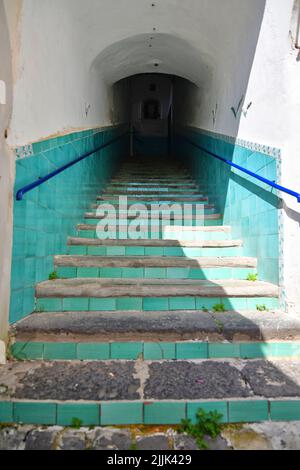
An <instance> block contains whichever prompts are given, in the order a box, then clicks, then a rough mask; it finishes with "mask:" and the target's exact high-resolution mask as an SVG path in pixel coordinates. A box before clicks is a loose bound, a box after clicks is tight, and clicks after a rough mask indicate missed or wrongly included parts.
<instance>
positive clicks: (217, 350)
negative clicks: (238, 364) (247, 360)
mask: <svg viewBox="0 0 300 470" xmlns="http://www.w3.org/2000/svg"><path fill="white" fill-rule="evenodd" d="M208 357H209V358H212V359H213V358H223V357H240V345H239V344H238V343H234V344H232V343H209V344H208Z"/></svg>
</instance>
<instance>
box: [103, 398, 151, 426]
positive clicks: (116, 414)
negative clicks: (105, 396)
mask: <svg viewBox="0 0 300 470" xmlns="http://www.w3.org/2000/svg"><path fill="white" fill-rule="evenodd" d="M130 424H143V404H142V403H102V405H101V426H107V425H119V426H120V425H130Z"/></svg>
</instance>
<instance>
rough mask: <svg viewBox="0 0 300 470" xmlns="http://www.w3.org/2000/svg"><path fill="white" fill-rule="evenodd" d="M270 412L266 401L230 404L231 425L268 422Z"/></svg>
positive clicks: (234, 402) (231, 402)
mask: <svg viewBox="0 0 300 470" xmlns="http://www.w3.org/2000/svg"><path fill="white" fill-rule="evenodd" d="M268 419H269V411H268V402H267V401H266V400H247V401H230V402H229V419H228V421H229V422H230V423H244V422H249V423H251V422H252V423H255V422H259V421H268Z"/></svg>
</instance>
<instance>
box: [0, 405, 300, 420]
mask: <svg viewBox="0 0 300 470" xmlns="http://www.w3.org/2000/svg"><path fill="white" fill-rule="evenodd" d="M199 409H203V410H205V411H206V412H208V411H217V412H218V413H220V414H221V415H222V422H223V423H242V422H262V421H270V420H271V421H296V420H300V400H299V399H293V400H287V399H284V400H278V399H276V400H272V399H244V400H238V399H236V400H232V399H230V400H220V401H209V400H207V401H147V402H139V401H133V402H132V401H130V402H105V403H104V402H99V403H98V402H80V403H78V402H46V401H30V402H28V401H0V423H5V424H10V423H18V424H21V423H22V424H38V425H60V426H72V424H73V422H74V419H76V420H77V421H78V420H79V421H80V422H81V425H82V426H97V425H102V426H104V425H130V424H145V425H155V424H156V425H164V424H169V425H176V424H180V422H181V420H183V419H191V420H192V421H193V422H195V421H196V414H197V412H198V411H199Z"/></svg>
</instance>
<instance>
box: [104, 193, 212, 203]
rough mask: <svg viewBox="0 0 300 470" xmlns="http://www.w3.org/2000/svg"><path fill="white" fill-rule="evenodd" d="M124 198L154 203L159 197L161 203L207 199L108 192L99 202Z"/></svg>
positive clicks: (169, 194)
mask: <svg viewBox="0 0 300 470" xmlns="http://www.w3.org/2000/svg"><path fill="white" fill-rule="evenodd" d="M116 196H117V197H122V196H127V197H128V200H140V199H142V198H144V200H145V201H147V200H148V201H152V200H155V202H157V199H158V196H159V200H160V201H165V200H166V201H179V202H188V201H191V202H193V201H204V200H206V199H204V198H205V196H203V194H196V193H195V194H184V193H183V194H179V193H176V194H173V193H167V194H165V193H158V192H157V193H151V194H148V193H146V194H141V193H137V192H136V193H131V192H130V193H126V192H123V193H120V192H119V193H107V192H104V193H103V194H102V195H101V196H98V197H97V200H100V201H101V200H104V201H106V200H113V199H114V198H115V197H116Z"/></svg>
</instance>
